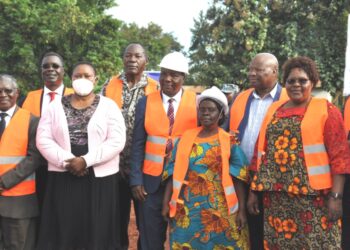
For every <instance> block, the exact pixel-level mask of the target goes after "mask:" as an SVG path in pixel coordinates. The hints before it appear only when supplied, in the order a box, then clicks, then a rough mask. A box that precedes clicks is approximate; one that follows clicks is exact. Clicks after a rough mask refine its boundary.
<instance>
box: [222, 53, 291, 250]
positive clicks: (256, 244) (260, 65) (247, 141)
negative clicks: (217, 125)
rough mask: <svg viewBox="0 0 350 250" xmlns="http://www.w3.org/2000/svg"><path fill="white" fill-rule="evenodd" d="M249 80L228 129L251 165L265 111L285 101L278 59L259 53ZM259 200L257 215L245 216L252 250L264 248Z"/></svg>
mask: <svg viewBox="0 0 350 250" xmlns="http://www.w3.org/2000/svg"><path fill="white" fill-rule="evenodd" d="M248 78H249V82H250V84H251V88H250V89H248V90H245V91H243V92H241V93H240V94H239V95H238V96H237V97H236V99H235V101H234V102H233V104H232V106H231V110H230V118H229V121H230V128H229V130H230V131H234V132H238V138H239V140H240V142H241V148H242V150H243V151H244V153H245V155H246V156H247V159H248V161H249V162H250V161H251V160H252V157H253V154H254V149H255V143H256V140H257V138H258V135H259V132H260V127H261V124H262V122H263V120H264V117H265V114H266V112H267V110H268V108H269V107H270V105H271V104H272V103H273V102H275V101H278V100H287V99H288V96H287V93H286V91H285V89H283V88H282V87H281V85H280V84H279V83H278V60H277V58H276V57H275V56H274V55H272V54H270V53H259V54H257V55H256V56H255V57H254V58H253V60H252V62H251V63H250V65H249V73H248ZM259 198H260V199H259V202H260V204H259V207H260V214H259V215H257V216H254V215H249V214H248V226H249V235H250V246H251V249H254V250H259V249H263V246H264V245H263V236H264V228H263V214H262V197H259ZM248 202H249V200H248Z"/></svg>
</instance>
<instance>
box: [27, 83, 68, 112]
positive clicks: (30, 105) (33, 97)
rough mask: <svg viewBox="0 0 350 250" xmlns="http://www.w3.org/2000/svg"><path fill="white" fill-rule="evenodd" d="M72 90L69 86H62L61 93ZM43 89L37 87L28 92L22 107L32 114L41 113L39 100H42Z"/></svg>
mask: <svg viewBox="0 0 350 250" xmlns="http://www.w3.org/2000/svg"><path fill="white" fill-rule="evenodd" d="M73 93H74V90H73V89H71V88H64V94H63V95H69V94H73ZM42 95H43V89H38V90H34V91H30V92H28V95H27V97H26V99H25V101H24V102H23V105H22V108H24V109H26V110H29V111H30V112H31V113H32V114H33V115H35V116H39V117H40V115H41V102H42Z"/></svg>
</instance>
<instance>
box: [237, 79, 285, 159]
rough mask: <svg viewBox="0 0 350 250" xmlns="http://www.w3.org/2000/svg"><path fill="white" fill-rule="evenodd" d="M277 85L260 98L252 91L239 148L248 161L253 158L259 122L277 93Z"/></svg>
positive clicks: (259, 126)
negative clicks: (246, 121)
mask: <svg viewBox="0 0 350 250" xmlns="http://www.w3.org/2000/svg"><path fill="white" fill-rule="evenodd" d="M277 87H278V86H277V84H276V85H275V87H274V88H273V89H272V90H271V91H270V93H269V94H267V95H265V96H264V97H263V98H261V97H260V96H259V95H258V94H257V93H256V92H255V91H254V92H253V99H252V102H251V104H250V109H249V119H248V123H247V127H246V128H245V131H244V135H243V138H242V142H241V148H242V150H243V152H244V153H245V155H246V156H247V159H248V161H249V162H250V161H251V160H252V158H253V155H254V149H255V143H256V140H257V138H258V136H259V132H260V128H261V124H262V122H263V120H264V118H265V115H266V112H267V110H268V109H269V107H270V105H271V104H272V103H273V99H274V97H275V95H276V93H277Z"/></svg>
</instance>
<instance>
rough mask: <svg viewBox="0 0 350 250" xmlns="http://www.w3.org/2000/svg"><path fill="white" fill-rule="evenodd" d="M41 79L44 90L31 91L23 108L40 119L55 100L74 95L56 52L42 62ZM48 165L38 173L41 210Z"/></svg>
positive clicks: (45, 56) (48, 55)
mask: <svg viewBox="0 0 350 250" xmlns="http://www.w3.org/2000/svg"><path fill="white" fill-rule="evenodd" d="M41 77H42V79H43V81H44V86H43V88H40V89H38V90H34V91H30V92H28V94H27V97H26V98H25V100H24V102H23V104H22V108H23V109H26V110H28V111H30V112H31V113H32V114H33V115H35V116H38V117H40V116H41V115H42V114H43V113H44V112H45V110H46V108H47V107H48V105H49V104H50V102H51V101H53V100H54V99H61V98H62V96H64V95H69V94H72V93H73V92H74V91H73V89H71V88H66V87H65V86H64V84H63V77H64V64H63V59H62V57H61V56H60V55H59V54H57V53H55V52H47V53H46V54H44V56H43V57H42V60H41ZM46 179H47V164H44V165H43V166H40V167H39V168H38V170H37V171H36V190H37V195H38V200H39V207H40V208H41V205H42V202H43V199H44V194H45V190H46Z"/></svg>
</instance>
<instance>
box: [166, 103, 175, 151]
mask: <svg viewBox="0 0 350 250" xmlns="http://www.w3.org/2000/svg"><path fill="white" fill-rule="evenodd" d="M173 101H174V99H173V98H170V99H169V100H168V102H169V106H168V112H167V116H168V118H169V135H171V132H172V131H173V126H174V120H175V118H174V105H173ZM172 148H173V143H172V141H171V139H168V140H167V142H166V153H170V151H171V150H172Z"/></svg>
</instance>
